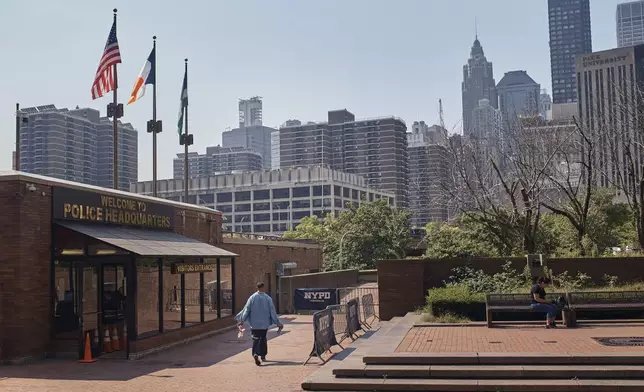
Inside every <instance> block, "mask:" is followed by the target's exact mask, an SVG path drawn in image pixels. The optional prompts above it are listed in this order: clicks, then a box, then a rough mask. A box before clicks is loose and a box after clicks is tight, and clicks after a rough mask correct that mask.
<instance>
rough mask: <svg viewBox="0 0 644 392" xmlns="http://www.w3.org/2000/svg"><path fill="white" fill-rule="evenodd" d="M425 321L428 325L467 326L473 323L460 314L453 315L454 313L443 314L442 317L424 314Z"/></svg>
mask: <svg viewBox="0 0 644 392" xmlns="http://www.w3.org/2000/svg"><path fill="white" fill-rule="evenodd" d="M422 319H423V321H425V322H428V323H441V324H467V323H470V322H472V320H470V319H469V318H467V317H463V316H461V315H458V314H453V313H443V314H442V315H440V316H434V315H433V314H431V313H424V314H423V318H422Z"/></svg>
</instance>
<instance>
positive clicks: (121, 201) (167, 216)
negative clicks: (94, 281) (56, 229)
mask: <svg viewBox="0 0 644 392" xmlns="http://www.w3.org/2000/svg"><path fill="white" fill-rule="evenodd" d="M53 204H54V205H53V207H54V208H53V212H54V216H53V218H54V219H55V220H67V221H70V220H71V221H82V222H98V223H106V224H117V225H127V226H137V227H143V228H151V229H167V230H170V229H172V225H173V223H174V222H173V217H174V209H173V208H172V207H170V206H167V205H164V204H158V203H151V202H147V201H141V200H136V199H131V198H128V197H121V196H112V195H105V194H101V193H98V192H88V191H81V190H77V189H70V188H54V190H53Z"/></svg>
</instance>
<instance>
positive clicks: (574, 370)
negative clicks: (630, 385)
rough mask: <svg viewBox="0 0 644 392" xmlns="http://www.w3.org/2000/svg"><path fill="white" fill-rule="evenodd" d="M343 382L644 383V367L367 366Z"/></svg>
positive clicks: (341, 372)
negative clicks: (348, 380) (442, 380)
mask: <svg viewBox="0 0 644 392" xmlns="http://www.w3.org/2000/svg"><path fill="white" fill-rule="evenodd" d="M333 374H334V375H335V376H336V377H342V378H387V379H390V378H431V379H459V378H460V379H462V378H465V377H467V378H475V379H525V378H527V379H549V380H555V379H574V378H577V379H590V380H593V379H615V380H617V379H640V380H644V366H621V365H608V366H596V365H593V366H551V365H543V366H539V365H524V366H521V365H513V366H486V365H477V366H444V365H431V366H429V365H365V366H354V367H352V368H337V369H334V370H333Z"/></svg>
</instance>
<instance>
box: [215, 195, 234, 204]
mask: <svg viewBox="0 0 644 392" xmlns="http://www.w3.org/2000/svg"><path fill="white" fill-rule="evenodd" d="M232 201H233V194H232V193H231V192H222V193H217V203H230V202H232Z"/></svg>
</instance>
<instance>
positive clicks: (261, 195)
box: [253, 189, 271, 200]
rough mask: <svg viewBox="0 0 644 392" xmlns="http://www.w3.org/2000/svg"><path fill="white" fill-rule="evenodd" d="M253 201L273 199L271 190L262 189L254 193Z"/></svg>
mask: <svg viewBox="0 0 644 392" xmlns="http://www.w3.org/2000/svg"><path fill="white" fill-rule="evenodd" d="M253 197H254V199H253V200H269V199H270V198H271V191H270V190H269V189H261V190H257V191H254V192H253Z"/></svg>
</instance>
